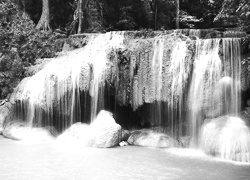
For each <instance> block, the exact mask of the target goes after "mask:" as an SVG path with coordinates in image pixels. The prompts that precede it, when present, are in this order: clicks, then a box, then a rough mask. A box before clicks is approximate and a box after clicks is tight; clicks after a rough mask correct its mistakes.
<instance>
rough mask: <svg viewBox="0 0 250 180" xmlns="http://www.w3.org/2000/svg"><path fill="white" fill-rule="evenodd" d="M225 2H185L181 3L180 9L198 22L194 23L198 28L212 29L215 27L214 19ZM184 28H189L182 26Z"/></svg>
mask: <svg viewBox="0 0 250 180" xmlns="http://www.w3.org/2000/svg"><path fill="white" fill-rule="evenodd" d="M222 2H223V0H192V1H191V0H184V1H182V2H181V3H180V9H181V10H182V11H184V12H186V13H187V14H188V15H191V16H193V17H195V18H197V19H198V20H202V21H197V22H192V23H190V24H193V25H194V26H195V27H196V28H202V29H203V28H212V27H214V22H213V20H214V18H215V17H216V15H217V14H218V13H219V10H220V8H221V4H222ZM182 27H184V28H185V27H187V26H186V24H185V23H184V24H182Z"/></svg>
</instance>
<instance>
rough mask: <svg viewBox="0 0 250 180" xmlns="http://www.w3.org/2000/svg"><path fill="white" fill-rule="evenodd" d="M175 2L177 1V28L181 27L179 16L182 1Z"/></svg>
mask: <svg viewBox="0 0 250 180" xmlns="http://www.w3.org/2000/svg"><path fill="white" fill-rule="evenodd" d="M175 3H176V24H175V26H176V29H179V28H180V26H179V24H180V18H179V13H180V1H179V0H176V1H175Z"/></svg>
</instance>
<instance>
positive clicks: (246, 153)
mask: <svg viewBox="0 0 250 180" xmlns="http://www.w3.org/2000/svg"><path fill="white" fill-rule="evenodd" d="M200 141H201V148H202V149H203V150H204V151H205V152H206V153H207V154H210V155H213V156H216V157H220V158H223V159H227V160H235V161H242V162H250V131H249V128H248V127H247V126H246V124H245V122H244V121H243V120H242V119H240V118H238V117H231V116H221V117H218V118H214V119H210V120H209V119H207V120H205V122H204V124H203V126H202V130H201V139H200Z"/></svg>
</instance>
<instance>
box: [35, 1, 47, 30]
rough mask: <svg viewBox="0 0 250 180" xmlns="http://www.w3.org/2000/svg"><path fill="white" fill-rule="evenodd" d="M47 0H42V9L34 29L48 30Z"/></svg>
mask: <svg viewBox="0 0 250 180" xmlns="http://www.w3.org/2000/svg"><path fill="white" fill-rule="evenodd" d="M49 15H50V13H49V0H43V10H42V15H41V18H40V20H39V22H38V24H37V26H36V29H43V30H50V25H49V24H50V20H49Z"/></svg>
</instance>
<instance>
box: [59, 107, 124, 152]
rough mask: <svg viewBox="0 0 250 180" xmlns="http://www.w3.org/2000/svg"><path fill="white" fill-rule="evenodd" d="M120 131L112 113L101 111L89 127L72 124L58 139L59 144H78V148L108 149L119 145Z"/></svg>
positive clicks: (81, 124) (82, 124)
mask: <svg viewBox="0 0 250 180" xmlns="http://www.w3.org/2000/svg"><path fill="white" fill-rule="evenodd" d="M121 139H122V129H121V126H120V125H119V124H117V123H116V122H115V120H114V118H113V116H112V113H110V112H108V111H104V110H102V111H101V112H100V113H99V114H98V116H97V117H96V119H95V120H94V122H93V123H92V124H91V125H87V124H84V123H76V124H73V125H72V126H71V127H70V128H69V129H67V130H66V131H65V132H64V133H62V134H61V135H60V136H59V137H58V141H60V142H71V143H72V142H73V143H78V144H79V145H80V146H88V147H98V148H108V147H114V146H117V145H118V144H119V142H120V141H121Z"/></svg>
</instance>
